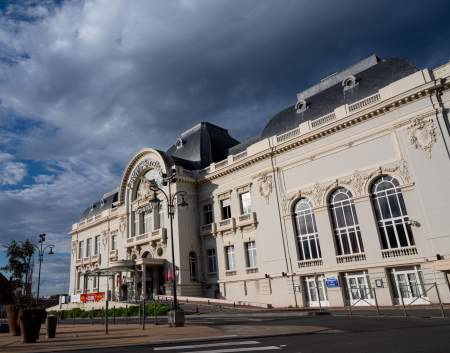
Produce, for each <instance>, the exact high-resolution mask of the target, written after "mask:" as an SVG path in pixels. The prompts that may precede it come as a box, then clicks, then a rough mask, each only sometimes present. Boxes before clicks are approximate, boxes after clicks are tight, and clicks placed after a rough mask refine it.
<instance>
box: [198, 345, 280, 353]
mask: <svg viewBox="0 0 450 353" xmlns="http://www.w3.org/2000/svg"><path fill="white" fill-rule="evenodd" d="M277 349H281V348H280V347H277V346H264V347H236V348H225V349H213V350H211V351H195V352H189V353H233V352H251V351H253V352H255V351H257V352H261V351H273V350H277Z"/></svg>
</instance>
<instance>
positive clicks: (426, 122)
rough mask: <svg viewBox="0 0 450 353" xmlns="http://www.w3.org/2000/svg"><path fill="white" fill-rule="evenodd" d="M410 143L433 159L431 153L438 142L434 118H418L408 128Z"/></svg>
mask: <svg viewBox="0 0 450 353" xmlns="http://www.w3.org/2000/svg"><path fill="white" fill-rule="evenodd" d="M408 136H409V142H410V143H411V145H413V146H414V147H415V148H416V149H421V150H422V151H424V152H425V153H426V154H427V156H428V158H431V151H432V149H433V146H434V144H435V143H436V141H437V133H436V125H435V123H434V120H433V118H423V117H417V118H415V119H413V120H412V122H411V124H410V125H409V127H408Z"/></svg>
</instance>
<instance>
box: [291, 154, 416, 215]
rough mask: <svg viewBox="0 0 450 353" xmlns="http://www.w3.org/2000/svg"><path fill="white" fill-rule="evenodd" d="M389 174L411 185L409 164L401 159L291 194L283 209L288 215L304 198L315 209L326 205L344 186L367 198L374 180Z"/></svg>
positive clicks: (357, 171)
mask: <svg viewBox="0 0 450 353" xmlns="http://www.w3.org/2000/svg"><path fill="white" fill-rule="evenodd" d="M382 174H389V175H392V176H394V177H396V178H397V179H399V182H400V184H403V185H410V184H411V176H410V173H409V168H408V164H407V162H406V161H405V160H404V159H400V160H398V161H395V162H393V163H390V164H386V165H383V166H379V167H375V168H371V169H366V170H362V171H361V170H355V171H354V172H353V174H351V175H348V176H344V177H341V178H339V179H336V180H334V181H331V182H330V181H328V182H322V183H319V182H317V183H315V184H314V185H313V186H312V187H309V188H305V189H301V190H299V191H297V192H293V193H289V194H287V195H285V197H284V198H283V203H284V205H283V209H284V210H285V213H286V214H289V210H290V209H291V207H292V204H293V202H295V201H296V200H297V199H299V198H300V197H302V196H306V197H308V198H310V199H311V200H312V202H313V204H314V206H315V207H322V206H325V205H326V196H327V195H328V194H329V193H330V192H331V191H332V190H333V189H335V188H337V187H339V186H344V187H347V188H349V189H350V190H351V191H352V192H353V193H354V195H353V196H355V197H363V196H367V195H368V194H369V193H370V185H371V183H372V180H373V179H374V178H376V177H378V176H379V175H382Z"/></svg>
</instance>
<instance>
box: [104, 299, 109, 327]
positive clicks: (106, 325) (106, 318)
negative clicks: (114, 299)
mask: <svg viewBox="0 0 450 353" xmlns="http://www.w3.org/2000/svg"><path fill="white" fill-rule="evenodd" d="M108 306H109V302H108V299H106V303H105V334H109V326H108Z"/></svg>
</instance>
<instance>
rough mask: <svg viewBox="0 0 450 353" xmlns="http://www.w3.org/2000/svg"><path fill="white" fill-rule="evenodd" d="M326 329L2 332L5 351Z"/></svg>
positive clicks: (77, 327)
mask: <svg viewBox="0 0 450 353" xmlns="http://www.w3.org/2000/svg"><path fill="white" fill-rule="evenodd" d="M323 330H326V328H325V327H320V326H300V325H298V326H297V325H292V326H283V325H280V326H277V325H270V326H263V325H261V326H259V325H258V326H252V325H224V326H214V327H209V326H201V325H186V326H185V327H177V328H170V327H168V325H158V326H155V325H146V329H145V330H142V328H141V327H140V326H139V325H135V324H134V325H132V324H129V325H110V327H109V335H105V332H104V326H103V325H90V324H76V325H60V326H58V329H57V334H56V338H54V339H50V340H47V339H46V338H45V327H43V328H42V330H41V336H40V341H39V342H38V343H32V344H30V343H29V344H22V343H21V341H20V337H12V336H9V334H0V351H1V352H8V353H14V352H21V353H22V352H56V351H70V350H79V349H90V348H110V347H120V346H133V345H143V344H159V343H161V344H165V343H171V342H181V341H195V340H197V341H200V340H213V339H224V338H231V337H233V338H246V337H255V336H258V337H263V336H277V335H290V334H310V333H314V332H319V331H323Z"/></svg>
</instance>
